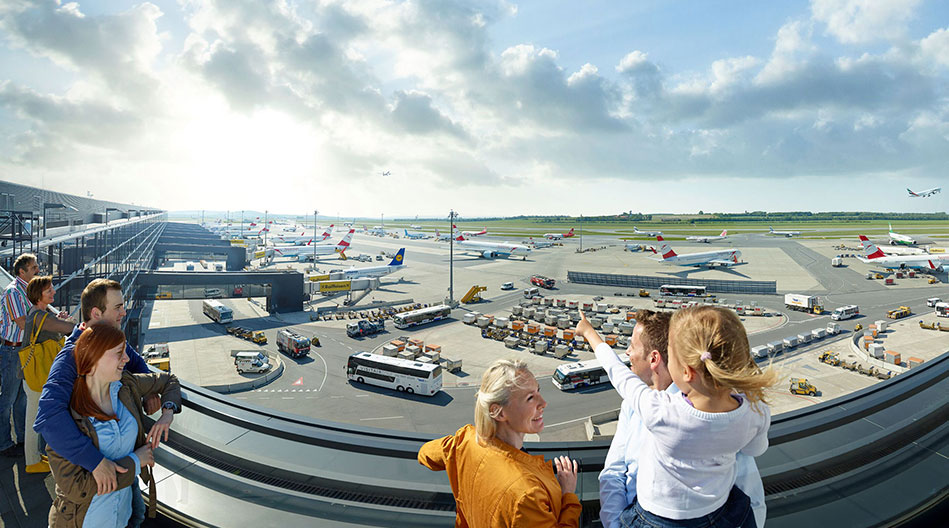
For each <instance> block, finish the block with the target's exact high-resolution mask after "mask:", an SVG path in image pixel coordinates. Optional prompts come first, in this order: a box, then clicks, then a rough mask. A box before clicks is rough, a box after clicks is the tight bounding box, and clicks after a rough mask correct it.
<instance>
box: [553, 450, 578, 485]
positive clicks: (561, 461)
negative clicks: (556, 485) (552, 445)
mask: <svg viewBox="0 0 949 528" xmlns="http://www.w3.org/2000/svg"><path fill="white" fill-rule="evenodd" d="M554 467H556V468H557V481H558V482H560V491H561V492H563V493H564V494H567V493H575V492H576V491H577V469H578V467H577V461H576V460H570V459H569V458H567V457H565V456H559V457H557V458H555V459H554Z"/></svg>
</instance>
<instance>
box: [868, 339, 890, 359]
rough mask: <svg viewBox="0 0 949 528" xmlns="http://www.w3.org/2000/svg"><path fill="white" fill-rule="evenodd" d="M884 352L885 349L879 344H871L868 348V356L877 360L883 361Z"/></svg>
mask: <svg viewBox="0 0 949 528" xmlns="http://www.w3.org/2000/svg"><path fill="white" fill-rule="evenodd" d="M885 351H886V347H884V346H883V345H882V344H880V343H871V344H870V348H869V350H868V352H869V353H870V356H871V357H875V358H877V359H883V353H884V352H885Z"/></svg>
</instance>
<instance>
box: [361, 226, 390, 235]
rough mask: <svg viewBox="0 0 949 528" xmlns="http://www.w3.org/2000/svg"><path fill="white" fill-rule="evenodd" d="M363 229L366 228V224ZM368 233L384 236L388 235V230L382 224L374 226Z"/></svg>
mask: <svg viewBox="0 0 949 528" xmlns="http://www.w3.org/2000/svg"><path fill="white" fill-rule="evenodd" d="M363 229H365V226H363ZM366 234H368V235H372V236H381V237H384V236H386V230H385V228H384V227H382V226H372V229H369V230H367V231H366Z"/></svg>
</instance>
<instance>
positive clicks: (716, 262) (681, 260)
mask: <svg viewBox="0 0 949 528" xmlns="http://www.w3.org/2000/svg"><path fill="white" fill-rule="evenodd" d="M656 242H659V251H658V252H657V251H656V248H652V251H653V253H657V254H659V255H660V256H661V257H662V258H661V259H659V260H658V261H659V262H661V263H663V264H673V265H676V266H694V267H700V268H717V267H729V266H735V265H737V264H738V257H740V256H741V251H738V250H737V249H723V250H717V251H703V252H701V253H689V254H688V255H676V252H675V251H673V250H672V247H670V246H669V244H667V243H666V241H665V240H663V239H662V236H657V237H656Z"/></svg>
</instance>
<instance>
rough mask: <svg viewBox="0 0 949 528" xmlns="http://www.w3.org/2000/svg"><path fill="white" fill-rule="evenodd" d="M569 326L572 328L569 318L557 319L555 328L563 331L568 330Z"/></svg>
mask: <svg viewBox="0 0 949 528" xmlns="http://www.w3.org/2000/svg"><path fill="white" fill-rule="evenodd" d="M571 326H573V323H571V322H570V318H569V317H561V318H560V319H557V328H561V329H563V328H570V327H571Z"/></svg>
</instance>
